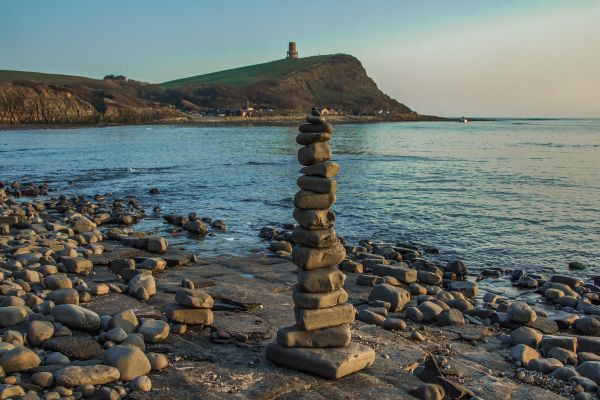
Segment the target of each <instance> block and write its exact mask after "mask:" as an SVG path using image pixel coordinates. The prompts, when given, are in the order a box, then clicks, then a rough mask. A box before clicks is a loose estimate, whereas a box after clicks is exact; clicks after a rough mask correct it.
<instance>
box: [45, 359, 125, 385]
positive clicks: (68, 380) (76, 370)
mask: <svg viewBox="0 0 600 400" xmlns="http://www.w3.org/2000/svg"><path fill="white" fill-rule="evenodd" d="M120 375H121V374H120V373H119V370H118V369H117V368H115V367H111V366H108V365H102V364H98V365H90V366H70V367H66V368H63V369H60V370H58V371H57V372H55V374H54V379H55V381H56V383H58V384H59V385H62V386H66V387H75V386H79V385H105V384H107V383H110V382H114V381H116V380H118V379H119V377H120Z"/></svg>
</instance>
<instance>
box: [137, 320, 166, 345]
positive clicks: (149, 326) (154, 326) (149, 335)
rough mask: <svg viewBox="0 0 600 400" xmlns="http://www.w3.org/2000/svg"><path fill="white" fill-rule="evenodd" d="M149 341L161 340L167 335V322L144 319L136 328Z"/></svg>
mask: <svg viewBox="0 0 600 400" xmlns="http://www.w3.org/2000/svg"><path fill="white" fill-rule="evenodd" d="M138 333H140V334H142V336H144V340H145V341H146V342H149V343H156V342H162V341H163V340H165V339H166V338H167V336H169V324H167V323H166V322H165V321H161V320H158V319H145V320H144V322H143V323H142V325H141V326H140V327H139V329H138Z"/></svg>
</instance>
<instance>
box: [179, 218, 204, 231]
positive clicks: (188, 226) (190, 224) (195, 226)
mask: <svg viewBox="0 0 600 400" xmlns="http://www.w3.org/2000/svg"><path fill="white" fill-rule="evenodd" d="M183 229H185V230H186V231H188V232H191V233H194V234H196V235H206V234H207V233H208V227H207V226H206V224H205V223H204V222H202V221H201V220H199V219H196V220H193V221H187V222H186V223H185V224H184V225H183Z"/></svg>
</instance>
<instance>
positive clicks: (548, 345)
mask: <svg viewBox="0 0 600 400" xmlns="http://www.w3.org/2000/svg"><path fill="white" fill-rule="evenodd" d="M553 347H560V348H563V349H566V350H569V351H572V352H577V338H575V337H570V336H552V335H544V336H543V337H542V343H540V349H541V351H542V354H544V355H547V354H548V352H549V351H550V349H552V348H553Z"/></svg>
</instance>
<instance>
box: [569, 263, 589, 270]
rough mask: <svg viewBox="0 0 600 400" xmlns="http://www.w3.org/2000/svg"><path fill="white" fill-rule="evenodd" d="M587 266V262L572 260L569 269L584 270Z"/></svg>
mask: <svg viewBox="0 0 600 400" xmlns="http://www.w3.org/2000/svg"><path fill="white" fill-rule="evenodd" d="M585 268H586V266H585V264H584V263H582V262H579V261H571V262H570V263H569V269H573V270H577V271H583V270H584V269H585Z"/></svg>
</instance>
